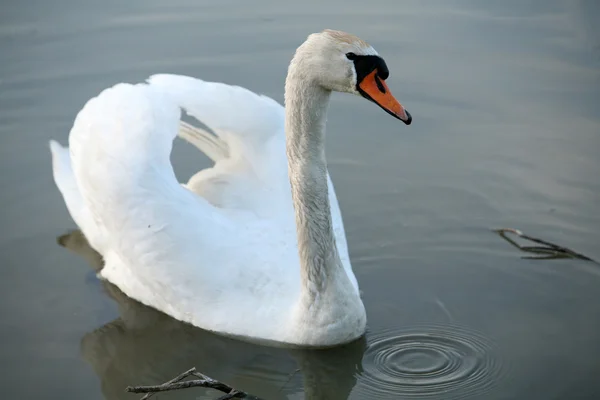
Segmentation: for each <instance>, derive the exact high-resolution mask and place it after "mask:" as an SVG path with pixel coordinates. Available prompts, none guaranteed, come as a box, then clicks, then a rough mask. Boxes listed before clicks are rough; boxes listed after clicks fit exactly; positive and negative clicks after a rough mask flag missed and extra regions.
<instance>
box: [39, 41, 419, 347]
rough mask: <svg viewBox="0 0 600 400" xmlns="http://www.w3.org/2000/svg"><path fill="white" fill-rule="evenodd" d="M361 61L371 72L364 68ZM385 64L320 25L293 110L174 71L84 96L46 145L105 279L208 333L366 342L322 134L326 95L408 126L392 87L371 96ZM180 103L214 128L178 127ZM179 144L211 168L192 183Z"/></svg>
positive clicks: (293, 89)
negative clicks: (64, 128)
mask: <svg viewBox="0 0 600 400" xmlns="http://www.w3.org/2000/svg"><path fill="white" fill-rule="evenodd" d="M353 57H365V58H362V59H361V58H359V60H360V63H359V62H357V61H356V60H355V59H354V60H353ZM367 58H368V60H371V61H369V63H371V64H373V63H375V64H373V65H375V67H373V65H371V64H369V65H371V66H367V67H364V64H365V60H367ZM382 63H383V60H382V59H381V58H379V57H378V56H377V53H376V52H375V50H373V48H372V47H370V46H369V45H368V44H366V43H365V42H363V41H362V40H360V39H358V38H356V37H355V36H352V35H349V34H345V33H343V32H338V31H329V30H327V31H324V32H321V33H318V34H313V35H310V36H309V37H308V39H307V41H306V42H305V43H304V44H303V45H302V46H300V47H299V48H298V50H297V51H296V54H295V56H294V59H293V60H292V63H291V64H290V69H289V71H288V78H287V80H286V108H285V109H284V107H282V106H281V105H280V104H278V103H277V102H275V101H274V100H272V99H270V98H268V97H266V96H260V95H257V94H255V93H253V92H250V91H248V90H246V89H244V88H241V87H236V86H229V85H225V84H222V83H212V82H205V81H202V80H199V79H195V78H191V77H186V76H178V75H155V76H152V77H151V78H150V79H149V80H148V81H147V82H145V83H140V84H126V83H120V84H117V85H115V86H113V87H112V88H109V89H106V90H104V91H102V92H101V93H100V94H99V95H98V96H96V97H94V98H92V99H91V100H89V101H88V102H87V104H86V105H85V106H84V107H83V109H82V110H81V111H80V112H79V114H78V115H77V117H76V119H75V122H74V124H73V127H72V130H71V132H70V135H69V148H65V147H62V146H61V145H60V144H58V143H57V142H55V141H51V142H50V149H51V153H52V161H53V175H54V180H55V183H56V185H57V187H58V188H59V190H60V192H61V194H62V196H63V199H64V201H65V203H66V205H67V208H68V211H69V213H70V215H71V216H72V218H73V220H74V221H75V223H76V224H77V225H78V226H79V228H80V229H81V230H82V232H83V233H84V235H85V236H86V238H87V239H88V242H89V243H90V245H91V246H92V247H93V248H94V249H95V250H96V251H98V252H99V253H100V254H101V255H102V256H103V258H104V263H105V265H104V268H103V269H102V270H101V272H100V276H101V277H102V278H104V279H107V280H108V281H110V282H111V283H113V284H115V285H116V286H117V287H119V289H121V290H122V291H123V292H124V293H125V294H126V295H128V296H129V297H131V298H133V299H136V300H138V301H140V302H141V303H144V304H146V305H148V306H151V307H154V308H156V309H158V310H160V311H162V312H164V313H166V314H168V315H170V316H172V317H174V318H176V319H178V320H181V321H184V322H188V323H190V324H193V325H195V326H198V327H201V328H204V329H206V330H210V331H214V332H219V333H223V334H228V335H234V336H241V337H246V338H252V339H260V340H267V341H275V342H283V343H288V344H295V345H301V346H331V345H337V344H342V343H346V342H349V341H352V340H354V339H356V338H358V337H360V336H361V335H363V333H364V331H365V327H366V314H365V309H364V306H363V303H362V301H361V298H360V294H359V289H358V284H357V280H356V278H355V275H354V273H353V271H352V267H351V264H350V259H349V256H348V246H347V242H346V238H345V233H344V225H343V221H342V216H341V212H340V209H339V205H338V202H337V199H336V195H335V191H334V188H333V185H332V182H331V179H330V177H329V174H328V172H327V167H326V161H325V152H324V127H325V117H326V111H327V104H328V102H329V96H330V93H331V91H333V90H336V91H342V92H349V93H353V94H361V95H363V96H364V97H367V98H368V99H369V100H372V101H374V102H376V103H377V104H379V105H380V106H381V107H382V108H384V109H385V110H386V111H387V112H388V113H390V114H392V115H395V116H397V117H398V118H399V119H402V120H404V121H405V122H406V123H410V115H409V114H408V113H407V112H406V111H405V110H404V109H403V108H402V107H401V106H400V105H399V103H397V102H396V103H394V101H395V99H393V97H392V99H393V101H392V100H390V99H389V97H385V96H384V95H386V89H387V86H385V83H383V85H384V88H383V91H380V92H383V94H382V93H376V92H375V89H373V87H375V84H378V85H379V84H381V83H382V80H385V78H386V77H387V76H381V77H380V78H376V77H375V78H373V77H372V76H373V74H372V72H373V71H375V72H376V73H380V72H381V71H382V70H383V69H385V70H386V71H387V67H385V64H384V63H383V64H382ZM365 68H366V69H369V68H371V70H372V71H366V72H365ZM367 73H371V75H370V76H371V78H369V77H365V76H367ZM363 75H364V76H363ZM384 75H387V72H385V73H384ZM363 78H364V79H363ZM369 80H372V81H373V82H371V86H372V87H371V86H369V84H368V82H367V83H364V82H363V81H369ZM377 80H378V81H379V83H377V82H376V81H377ZM369 82H370V81H369ZM363 83H364V85H363ZM378 87H380V88H381V85H379V86H378ZM387 92H388V93H387V95H388V96H391V93H389V89H388V90H387ZM378 96H379V97H381V96H384V97H385V98H384V97H381V98H379V97H378ZM390 101H391V103H389V102H390ZM398 107H400V108H398ZM182 109H183V110H185V112H187V113H188V114H189V115H191V116H193V117H195V118H196V119H198V120H200V121H202V122H203V123H204V124H205V125H206V126H208V127H209V128H210V130H212V131H213V132H214V134H213V133H209V132H207V131H204V130H202V129H200V128H195V127H193V126H192V125H189V124H187V123H184V122H181V121H180V118H181V110H182ZM176 136H179V137H181V138H183V139H185V140H186V141H188V142H189V143H191V144H192V145H194V146H196V147H197V148H198V149H199V150H201V151H203V152H204V153H205V154H206V155H207V156H209V157H210V158H211V159H212V160H213V161H214V163H215V164H214V166H212V167H211V168H207V169H203V170H201V171H199V172H198V173H196V174H195V175H194V176H192V177H191V178H190V179H189V181H188V182H187V183H186V184H180V183H178V182H177V180H176V178H175V174H174V172H173V168H172V165H171V163H170V160H169V157H170V153H171V149H172V142H173V140H174V139H175V137H176Z"/></svg>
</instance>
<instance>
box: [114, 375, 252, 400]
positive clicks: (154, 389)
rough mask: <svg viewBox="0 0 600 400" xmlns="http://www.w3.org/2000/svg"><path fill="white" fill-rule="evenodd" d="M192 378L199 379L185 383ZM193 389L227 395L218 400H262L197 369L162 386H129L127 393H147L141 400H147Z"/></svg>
mask: <svg viewBox="0 0 600 400" xmlns="http://www.w3.org/2000/svg"><path fill="white" fill-rule="evenodd" d="M190 376H194V377H196V378H199V379H193V380H189V381H184V379H185V378H188V377H190ZM191 387H203V388H209V389H215V390H218V391H220V392H223V393H225V395H224V396H221V397H219V398H218V400H229V399H246V400H260V399H259V398H258V397H256V396H253V395H251V394H248V393H246V392H242V391H240V390H237V389H234V388H232V387H231V386H229V385H226V384H225V383H222V382H219V381H217V380H215V379H212V378H210V377H208V376H206V375H204V374H202V373H200V372H197V371H196V368H191V369H189V370H187V371H185V372H184V373H182V374H180V375H178V376H177V377H175V378H173V379H171V380H170V381H168V382H165V383H163V384H161V385H152V386H127V388H126V389H125V391H127V392H130V393H146V395H145V396H144V397H142V398H141V400H145V399H148V398H150V397H151V396H153V395H154V394H156V393H158V392H167V391H170V390H180V389H187V388H191Z"/></svg>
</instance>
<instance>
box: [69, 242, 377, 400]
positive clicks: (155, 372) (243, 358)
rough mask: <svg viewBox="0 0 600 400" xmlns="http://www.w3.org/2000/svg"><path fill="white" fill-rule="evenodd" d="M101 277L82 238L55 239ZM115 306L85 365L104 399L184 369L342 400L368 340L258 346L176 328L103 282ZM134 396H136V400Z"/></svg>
mask: <svg viewBox="0 0 600 400" xmlns="http://www.w3.org/2000/svg"><path fill="white" fill-rule="evenodd" d="M58 242H59V244H60V245H61V246H63V247H66V248H67V249H69V250H71V251H72V252H74V253H76V254H78V255H80V256H82V257H84V258H85V259H86V260H87V261H88V262H89V263H90V264H91V266H92V268H93V269H94V270H95V271H96V272H98V271H100V269H102V266H103V261H102V257H101V256H100V254H98V253H97V252H96V251H94V250H93V249H92V248H91V247H90V246H89V244H88V243H87V240H86V239H85V237H84V236H83V234H82V233H81V231H72V232H70V233H67V234H65V235H62V236H60V237H59V238H58ZM101 284H102V286H103V288H104V290H105V292H106V293H107V294H108V295H109V296H110V297H111V298H112V299H113V300H114V301H115V302H116V303H117V306H118V310H119V318H117V319H115V320H114V321H111V322H109V323H107V324H105V325H104V326H101V327H99V328H97V329H95V330H94V331H92V332H90V333H88V334H86V335H85V336H84V337H83V339H82V340H81V353H82V356H83V358H84V359H85V360H86V361H87V362H88V363H89V364H90V365H91V366H92V368H93V370H94V371H95V373H96V374H97V375H98V378H99V379H100V383H101V388H102V392H103V395H104V397H105V398H107V399H128V400H132V399H136V398H138V397H140V395H136V394H131V393H126V392H125V388H126V387H127V386H129V385H156V384H160V383H163V382H166V381H168V380H169V379H172V378H174V377H175V376H177V375H179V374H180V373H182V372H184V371H186V370H187V369H189V368H192V367H196V369H197V370H198V371H200V372H202V373H204V374H206V375H208V376H210V377H212V378H215V379H218V380H220V381H223V382H225V383H227V384H229V385H231V386H233V387H235V388H238V389H240V390H244V391H246V392H249V393H252V394H254V395H256V396H260V397H263V398H265V399H303V398H305V399H328V400H335V399H347V398H348V397H349V396H350V392H351V391H352V389H353V387H354V386H355V384H356V376H357V375H360V373H361V371H362V367H361V360H362V356H363V353H364V351H365V347H366V341H365V339H364V337H363V338H361V339H360V340H358V341H355V342H353V343H351V344H349V345H346V346H342V347H336V348H332V349H325V350H306V349H291V348H281V347H280V348H278V347H267V346H259V345H256V344H252V343H247V342H244V341H240V340H234V339H231V338H227V337H224V336H220V335H216V334H213V333H210V332H207V331H203V330H201V329H199V328H195V327H193V326H191V325H188V324H184V323H182V322H180V321H177V320H175V319H173V318H171V317H169V316H167V315H165V314H163V313H161V312H158V311H156V310H154V309H152V308H150V307H147V306H144V305H143V304H141V303H138V302H137V301H135V300H133V299H131V298H129V297H127V296H126V295H125V294H124V293H123V292H121V291H120V290H119V289H118V288H117V287H116V286H114V285H112V284H110V283H109V282H107V281H104V280H102V281H101ZM220 395H222V393H221V394H219V393H218V392H215V391H212V390H207V389H203V388H191V389H186V390H179V391H173V392H169V393H168V394H165V395H163V396H164V397H167V396H168V398H169V399H214V398H218V397H219V396H220ZM136 396H137V397H136Z"/></svg>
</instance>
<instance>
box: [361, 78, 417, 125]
mask: <svg viewBox="0 0 600 400" xmlns="http://www.w3.org/2000/svg"><path fill="white" fill-rule="evenodd" d="M357 86H358V91H359V92H360V94H361V95H362V96H363V97H366V98H367V99H369V100H371V101H373V102H374V103H376V104H377V105H378V106H379V107H381V108H383V109H384V110H385V111H386V112H387V113H388V114H391V115H393V116H394V117H396V118H398V119H399V120H401V121H402V122H404V123H405V124H406V125H410V123H411V122H412V117H411V115H410V114H409V113H408V111H406V109H405V108H404V107H403V106H402V104H400V103H399V102H398V100H396V98H395V97H394V96H393V95H392V92H391V91H390V89H389V88H388V87H387V85H386V84H385V81H384V80H383V79H381V78H379V76H378V75H377V69H375V70H373V71H372V72H371V73H370V74H369V75H367V76H365V77H364V79H363V80H362V81H360V82H359V83H358V85H357Z"/></svg>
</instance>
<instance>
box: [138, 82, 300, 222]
mask: <svg viewBox="0 0 600 400" xmlns="http://www.w3.org/2000/svg"><path fill="white" fill-rule="evenodd" d="M148 83H149V84H150V86H152V87H154V88H156V89H157V90H160V91H161V92H162V93H165V94H166V95H168V96H169V97H170V98H171V99H172V100H173V101H174V102H175V103H176V104H177V105H179V106H180V107H181V108H182V109H184V110H185V111H186V112H187V113H188V114H189V115H191V116H192V117H194V118H196V119H197V120H199V121H200V122H202V123H203V124H204V125H206V126H207V127H208V128H209V129H210V130H211V131H212V132H214V134H211V133H209V132H207V131H206V130H204V129H201V128H198V127H195V126H193V125H191V124H188V123H186V122H182V123H181V124H180V129H179V133H178V135H179V137H181V138H183V139H184V140H186V141H188V142H189V143H191V144H192V145H194V146H196V147H197V148H198V149H199V150H200V151H202V152H203V153H205V154H206V155H207V156H208V157H210V158H211V159H212V160H213V161H215V165H214V166H212V167H211V168H206V169H203V170H201V171H199V172H198V173H196V174H195V175H194V176H192V177H191V178H190V180H189V181H188V183H187V185H186V186H187V187H188V188H189V189H190V190H192V191H193V192H195V193H196V194H199V195H200V196H202V197H204V198H205V199H207V200H208V201H209V202H210V203H211V204H213V205H215V206H217V207H220V208H225V209H244V210H249V211H252V212H254V213H256V214H258V215H261V216H271V215H273V212H279V213H284V211H283V209H286V210H287V208H286V207H287V206H291V203H290V202H289V201H290V197H289V195H288V194H287V193H286V190H287V189H289V181H288V179H287V159H286V154H285V135H284V108H283V106H281V105H280V104H279V103H277V102H276V101H275V100H273V99H271V98H269V97H267V96H262V95H259V94H256V93H254V92H252V91H250V90H248V89H245V88H243V87H239V86H232V85H227V84H224V83H217V82H206V81H203V80H200V79H196V78H192V77H188V76H182V75H169V74H160V75H153V76H151V77H150V78H149V79H148Z"/></svg>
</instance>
